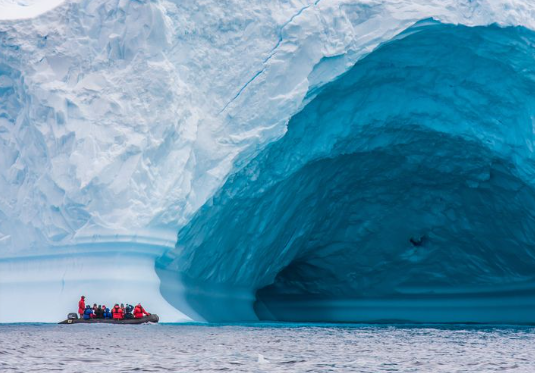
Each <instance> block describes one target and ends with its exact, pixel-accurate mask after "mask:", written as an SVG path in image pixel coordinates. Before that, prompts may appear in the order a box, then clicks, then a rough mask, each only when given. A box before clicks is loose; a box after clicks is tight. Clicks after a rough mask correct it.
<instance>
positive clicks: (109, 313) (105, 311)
mask: <svg viewBox="0 0 535 373" xmlns="http://www.w3.org/2000/svg"><path fill="white" fill-rule="evenodd" d="M102 308H104V318H105V319H111V312H110V309H109V308H106V306H103V307H102Z"/></svg>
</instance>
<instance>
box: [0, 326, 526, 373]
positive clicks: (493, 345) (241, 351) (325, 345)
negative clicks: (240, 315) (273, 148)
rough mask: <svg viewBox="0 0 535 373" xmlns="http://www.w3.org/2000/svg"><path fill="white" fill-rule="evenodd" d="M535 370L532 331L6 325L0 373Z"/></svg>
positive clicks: (0, 337) (0, 339) (0, 330)
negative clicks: (58, 372) (46, 372)
mask: <svg viewBox="0 0 535 373" xmlns="http://www.w3.org/2000/svg"><path fill="white" fill-rule="evenodd" d="M54 370H55V371H66V372H92V373H94V372H99V373H100V372H102V373H104V372H105V373H109V372H133V371H144V372H162V371H170V372H215V371H230V372H264V371H265V372H348V371H352V372H383V371H388V372H455V371H463V372H464V371H477V372H481V371H484V372H490V371H504V370H507V371H514V372H535V328H527V327H526V328H512V327H509V328H499V327H488V326H487V327H472V326H432V327H431V326H429V327H425V326H419V327H410V326H369V325H354V326H348V325H344V326H335V325H289V324H261V325H260V324H259V325H248V326H246V325H191V324H188V325H164V324H160V325H122V326H116V325H0V372H44V371H54Z"/></svg>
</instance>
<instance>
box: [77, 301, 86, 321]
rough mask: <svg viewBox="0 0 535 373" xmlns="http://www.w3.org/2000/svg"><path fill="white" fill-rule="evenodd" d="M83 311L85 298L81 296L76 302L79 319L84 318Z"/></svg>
mask: <svg viewBox="0 0 535 373" xmlns="http://www.w3.org/2000/svg"><path fill="white" fill-rule="evenodd" d="M84 311H85V296H83V295H82V297H81V298H80V301H79V302H78V314H79V315H80V318H83V317H84Z"/></svg>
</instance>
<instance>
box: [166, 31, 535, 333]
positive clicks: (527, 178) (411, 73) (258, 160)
mask: <svg viewBox="0 0 535 373" xmlns="http://www.w3.org/2000/svg"><path fill="white" fill-rule="evenodd" d="M534 43H535V34H534V33H533V32H532V31H529V30H527V29H525V28H522V27H507V28H501V27H498V26H493V25H492V26H488V27H466V26H460V25H446V24H440V23H436V22H429V21H426V22H422V23H420V24H417V25H415V26H414V27H412V28H410V29H408V30H407V31H405V32H404V33H402V34H401V35H399V36H398V37H396V38H395V39H393V40H391V41H389V42H388V43H385V44H383V45H382V46H381V47H379V48H378V49H377V50H375V51H373V52H372V53H370V54H369V55H368V56H367V57H365V58H363V59H362V60H360V61H359V62H357V63H356V65H355V66H354V67H352V68H351V69H350V70H349V71H348V72H347V73H346V74H344V75H342V76H341V77H340V78H338V79H337V80H335V81H334V82H332V83H330V84H328V85H326V86H325V87H323V88H322V89H321V91H320V92H313V93H312V92H311V96H312V95H314V97H311V100H310V102H309V103H308V104H307V105H306V106H305V107H304V108H303V109H302V110H301V111H300V112H299V113H298V114H297V115H295V116H294V117H293V118H292V119H291V121H290V122H289V125H288V131H287V133H286V134H285V136H283V137H282V138H281V139H280V140H278V141H276V142H274V143H272V144H270V145H269V146H268V147H267V148H266V149H264V150H263V151H261V152H260V153H259V154H258V155H257V156H256V157H255V158H254V159H253V160H252V161H250V162H249V163H248V164H247V165H246V166H245V167H243V168H242V169H241V170H239V171H237V172H236V173H235V174H234V175H232V176H231V177H229V179H228V180H227V182H226V183H225V185H224V186H223V187H222V188H221V189H220V190H219V192H218V193H217V194H216V195H215V196H214V197H213V198H212V199H211V200H210V201H209V202H208V203H207V204H206V205H205V206H203V208H202V209H201V210H200V211H199V212H198V213H197V214H196V216H195V217H194V218H193V219H192V220H191V222H190V223H189V224H188V225H187V226H186V227H184V228H183V229H182V230H181V231H180V232H179V235H178V237H179V238H178V242H177V246H176V248H175V249H174V250H172V251H170V252H169V253H167V255H165V256H164V257H163V258H162V259H161V260H160V261H159V263H158V265H157V267H158V274H159V276H160V278H161V279H162V284H161V291H162V294H163V295H164V297H165V298H166V299H167V300H168V301H170V303H172V304H178V302H179V301H180V302H181V301H182V300H183V299H186V300H187V301H188V303H189V305H190V306H191V310H190V315H194V316H193V317H194V318H195V317H198V318H202V319H206V320H210V321H228V320H243V319H255V318H258V319H262V320H266V319H267V320H286V321H357V322H367V321H381V320H389V321H391V320H404V321H413V322H516V323H518V322H534V321H535V312H534V311H535V220H534V217H535V189H534V184H533V177H532V175H533V174H534V168H533V165H534V163H533V145H534V123H535V119H534V113H535V100H534V96H533V93H534V92H535V65H534V64H533V62H534V60H535V53H534V47H533V45H534ZM176 273H178V274H179V275H176ZM178 283H181V284H190V285H189V286H182V287H180V289H179V288H178V285H176V284H178ZM191 284H194V285H191ZM179 294H180V295H179ZM225 310H230V311H228V312H227V311H225Z"/></svg>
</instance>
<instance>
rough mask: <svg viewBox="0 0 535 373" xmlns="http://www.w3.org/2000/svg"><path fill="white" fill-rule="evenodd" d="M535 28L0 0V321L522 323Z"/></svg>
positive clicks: (314, 10)
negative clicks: (81, 316)
mask: <svg viewBox="0 0 535 373" xmlns="http://www.w3.org/2000/svg"><path fill="white" fill-rule="evenodd" d="M534 20H535V3H531V2H525V1H523V2H520V1H502V2H497V1H489V2H487V1H449V2H443V1H431V2H429V1H410V2H409V1H406V2H405V1H335V0H332V1H329V0H321V1H291V2H286V1H280V2H278V1H274V2H262V1H257V2H255V1H252V2H227V3H222V2H213V1H199V2H179V1H176V2H174V1H150V2H149V1H147V2H145V1H98V0H97V1H66V2H50V3H48V5H47V7H42V4H41V3H40V2H36V1H30V0H26V1H22V0H21V1H11V0H3V1H0V191H1V193H0V322H13V321H57V320H59V319H61V318H62V317H64V314H65V313H66V312H68V311H71V310H73V309H74V308H75V304H76V300H77V299H78V296H79V295H81V294H82V293H83V294H85V295H86V296H87V298H88V300H89V301H90V302H93V301H95V302H99V303H105V304H110V303H112V302H117V301H119V302H123V301H124V302H138V301H142V302H144V304H145V306H146V308H147V309H149V310H150V309H152V310H157V312H158V314H160V316H161V317H162V320H163V321H184V320H191V319H193V320H207V321H243V320H258V319H270V320H290V321H379V320H383V321H384V320H406V321H416V322H460V321H470V322H535V312H533V310H534V308H535V298H534V295H535V256H534V254H535V251H534V249H535V247H534V246H535V221H534V215H533V214H534V213H533V211H535V209H534V207H535V189H534V185H533V183H534V182H533V175H534V170H533V146H534V123H535V122H534V110H535V102H534V99H533V94H534V92H535V64H534V62H535V58H534V57H535V53H534V47H533V45H534V43H535V34H534V31H532V30H535V21H534ZM28 304H44V305H46V308H47V310H49V311H48V312H47V313H46V314H39V313H36V312H35V309H32V308H27V307H24V305H28ZM13 308H15V309H17V310H18V312H16V313H15V312H12V310H13Z"/></svg>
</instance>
